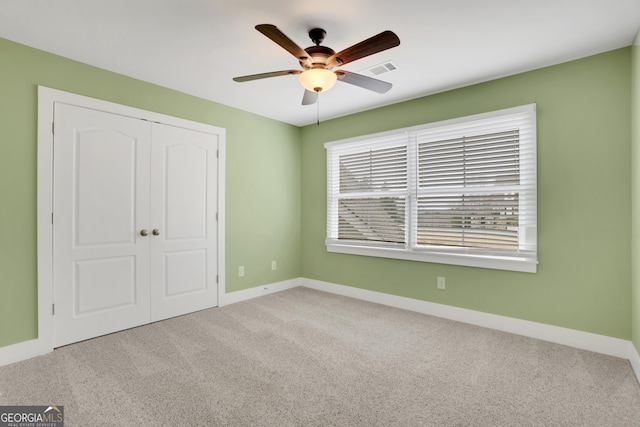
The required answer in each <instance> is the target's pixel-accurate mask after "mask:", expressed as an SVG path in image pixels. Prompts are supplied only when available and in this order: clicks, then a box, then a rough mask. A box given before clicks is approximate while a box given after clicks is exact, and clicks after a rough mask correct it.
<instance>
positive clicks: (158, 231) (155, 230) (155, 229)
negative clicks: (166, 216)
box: [151, 228, 160, 236]
mask: <svg viewBox="0 0 640 427" xmlns="http://www.w3.org/2000/svg"><path fill="white" fill-rule="evenodd" d="M151 234H153V235H154V236H159V235H160V230H158V229H157V228H154V229H153V231H152V232H151Z"/></svg>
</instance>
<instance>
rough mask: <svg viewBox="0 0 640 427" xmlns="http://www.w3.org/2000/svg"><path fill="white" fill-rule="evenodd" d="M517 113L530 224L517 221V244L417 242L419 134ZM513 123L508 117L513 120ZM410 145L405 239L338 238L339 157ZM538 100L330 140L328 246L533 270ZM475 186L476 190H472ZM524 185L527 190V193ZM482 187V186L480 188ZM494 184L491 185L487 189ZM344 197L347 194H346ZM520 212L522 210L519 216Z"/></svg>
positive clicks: (485, 123) (498, 121)
mask: <svg viewBox="0 0 640 427" xmlns="http://www.w3.org/2000/svg"><path fill="white" fill-rule="evenodd" d="M514 117H517V118H518V119H517V120H520V121H522V122H523V123H524V125H523V126H524V128H525V129H526V132H525V134H524V135H520V137H519V147H520V148H519V150H520V152H519V159H525V161H524V162H522V161H520V163H524V164H525V166H523V167H522V168H521V170H520V171H519V177H520V180H521V184H520V186H519V187H518V188H520V193H519V201H518V203H519V206H520V205H521V204H522V205H523V206H524V204H526V213H525V214H524V215H526V222H525V225H526V227H527V228H526V230H525V229H523V228H522V226H521V225H519V233H518V242H519V249H518V250H513V251H510V250H495V251H493V250H482V249H480V250H478V248H469V247H450V246H442V247H440V246H427V245H418V244H417V240H416V239H417V237H416V236H417V230H416V227H417V224H418V219H417V202H418V201H417V199H418V197H419V196H420V195H424V189H420V188H418V187H419V185H418V182H419V177H418V159H417V155H418V154H417V153H418V144H419V141H418V139H419V138H420V137H422V136H424V135H425V134H430V133H438V132H443V131H444V132H448V133H449V134H454V135H455V134H456V133H459V134H460V135H461V136H462V135H463V134H464V132H467V130H468V129H472V128H477V127H478V126H480V127H481V128H483V127H487V128H488V129H499V128H500V126H502V123H503V122H504V121H505V120H506V121H507V122H509V120H511V118H514ZM509 123H510V122H509ZM400 140H403V141H406V145H407V184H408V188H407V194H406V202H405V205H406V209H405V229H406V238H405V243H404V245H400V246H398V245H397V244H396V245H385V244H376V243H375V242H364V241H358V240H353V241H344V240H338V238H337V232H338V225H337V224H338V200H339V197H340V194H339V189H338V190H336V188H337V187H336V181H338V183H339V168H340V166H339V157H340V155H342V154H346V153H357V152H358V151H363V150H367V149H377V148H378V147H379V146H385V144H386V146H389V145H393V144H402V142H399V141H400ZM536 147H537V135H536V104H527V105H521V106H518V107H512V108H506V109H502V110H497V111H491V112H487V113H481V114H475V115H470V116H465V117H459V118H454V119H449V120H443V121H438V122H433V123H427V124H424V125H419V126H413V127H409V128H402V129H395V130H391V131H387V132H381V133H375V134H370V135H363V136H359V137H355V138H348V139H343V140H338V141H332V142H327V143H326V144H325V149H326V150H327V211H326V213H327V223H326V226H327V228H326V232H327V234H326V240H325V245H326V248H327V251H328V252H331V253H343V254H351V255H363V256H373V257H382V258H392V259H402V260H411V261H422V262H432V263H441V264H453V265H462V266H469V267H480V268H490V269H499V270H510V271H519V272H529V273H535V272H536V271H537V264H538V254H537V164H536V163H537V161H536ZM472 191H477V189H476V190H472ZM524 191H526V194H525V193H523V192H524ZM480 192H482V191H480ZM488 192H490V190H488V191H487V193H488ZM522 194H525V197H524V198H523V196H522ZM342 197H344V194H343V195H342ZM519 218H520V216H519Z"/></svg>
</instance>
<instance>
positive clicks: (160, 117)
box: [37, 86, 226, 355]
mask: <svg viewBox="0 0 640 427" xmlns="http://www.w3.org/2000/svg"><path fill="white" fill-rule="evenodd" d="M56 102H58V103H64V104H70V105H75V106H78V107H84V108H90V109H94V110H99V111H104V112H108V113H112V114H119V115H123V116H128V117H133V118H138V119H142V120H149V121H152V122H158V123H163V124H166V125H171V126H177V127H182V128H186V129H192V130H196V131H201V132H205V133H211V134H215V135H218V194H217V204H218V222H217V234H218V244H217V261H218V306H222V305H224V301H223V298H224V295H225V293H226V290H225V234H224V232H225V163H226V162H225V159H226V130H225V129H224V128H220V127H217V126H213V125H208V124H205V123H200V122H194V121H191V120H186V119H181V118H178V117H173V116H168V115H165V114H160V113H155V112H152V111H146V110H141V109H138V108H134V107H128V106H126V105H121V104H116V103H113V102H109V101H104V100H100V99H96V98H90V97H87V96H83V95H78V94H74V93H70V92H64V91H61V90H57V89H52V88H48V87H45V86H38V135H37V137H38V157H37V161H38V179H37V186H38V189H37V205H38V208H37V228H38V233H37V254H38V353H39V354H40V355H42V354H46V353H49V352H51V351H53V313H52V305H53V222H52V221H53V219H52V218H53V216H52V215H53V122H54V106H55V103H56Z"/></svg>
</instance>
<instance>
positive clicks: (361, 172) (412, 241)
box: [325, 104, 537, 272]
mask: <svg viewBox="0 0 640 427" xmlns="http://www.w3.org/2000/svg"><path fill="white" fill-rule="evenodd" d="M325 147H326V149H327V195H328V203H327V240H326V245H327V250H328V251H330V252H340V253H349V254H357V255H368V256H380V257H387V258H400V259H409V260H415V261H426V262H439V263H445V264H458V265H467V266H475V267H486V268H497V269H505V270H515V271H526V272H535V271H536V265H537V242H536V239H537V221H536V112H535V104H531V105H525V106H521V107H515V108H509V109H506V110H500V111H495V112H491V113H485V114H479V115H475V116H469V117H463V118H460V119H453V120H447V121H443V122H437V123H430V124H427V125H423V126H417V127H412V128H407V129H399V130H395V131H391V132H385V133H382V134H375V135H368V136H364V137H359V138H352V139H348V140H342V141H335V142H329V143H327V144H325Z"/></svg>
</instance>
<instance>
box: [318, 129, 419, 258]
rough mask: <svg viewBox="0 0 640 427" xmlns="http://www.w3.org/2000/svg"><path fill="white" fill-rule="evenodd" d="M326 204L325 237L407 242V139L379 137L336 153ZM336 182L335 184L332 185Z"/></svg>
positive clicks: (354, 240)
mask: <svg viewBox="0 0 640 427" xmlns="http://www.w3.org/2000/svg"><path fill="white" fill-rule="evenodd" d="M335 162H336V166H337V168H335V169H337V170H335V172H334V174H333V175H332V177H331V182H332V184H330V186H331V196H332V200H331V202H330V205H331V206H332V208H333V210H334V214H333V218H332V221H331V222H330V224H329V227H330V228H331V230H330V232H329V234H330V236H331V237H330V239H332V240H333V241H340V242H343V243H345V242H359V243H360V244H369V243H370V242H375V244H377V245H386V246H398V245H402V246H404V245H405V244H406V213H407V194H408V184H407V182H408V180H407V143H406V140H405V139H404V138H389V139H385V140H378V141H376V143H375V146H372V147H369V146H367V147H359V148H358V149H356V150H355V151H354V150H344V151H342V152H338V153H336V156H335ZM334 186H335V187H334Z"/></svg>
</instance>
